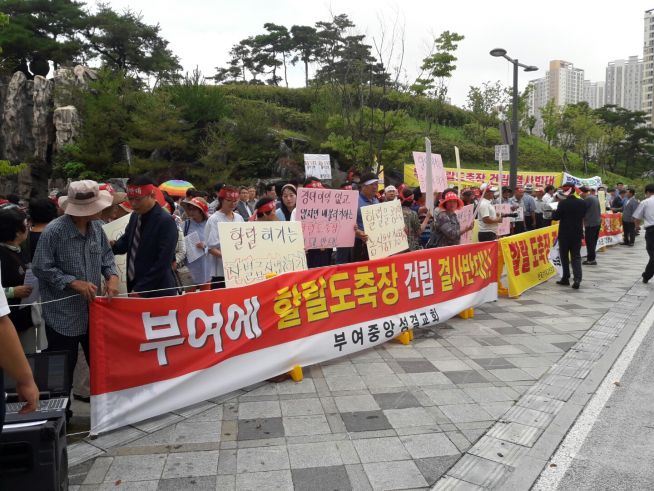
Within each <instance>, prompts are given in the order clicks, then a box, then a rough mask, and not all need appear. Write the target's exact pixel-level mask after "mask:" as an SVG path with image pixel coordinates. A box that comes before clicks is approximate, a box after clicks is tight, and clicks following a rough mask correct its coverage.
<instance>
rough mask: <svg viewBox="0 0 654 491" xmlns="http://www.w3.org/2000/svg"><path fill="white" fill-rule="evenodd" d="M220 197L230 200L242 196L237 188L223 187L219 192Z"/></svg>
mask: <svg viewBox="0 0 654 491" xmlns="http://www.w3.org/2000/svg"><path fill="white" fill-rule="evenodd" d="M218 197H219V198H220V199H226V200H229V201H238V199H239V197H240V193H239V192H238V190H237V189H227V188H222V189H221V190H220V191H219V192H218Z"/></svg>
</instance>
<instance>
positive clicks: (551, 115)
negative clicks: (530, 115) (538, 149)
mask: <svg viewBox="0 0 654 491" xmlns="http://www.w3.org/2000/svg"><path fill="white" fill-rule="evenodd" d="M540 114H541V118H543V134H544V135H545V141H547V146H548V147H551V146H552V144H555V143H556V142H557V139H558V135H559V131H560V128H561V109H560V108H559V106H557V105H556V102H554V99H550V100H549V101H547V104H545V106H543V108H542V109H541V110H540Z"/></svg>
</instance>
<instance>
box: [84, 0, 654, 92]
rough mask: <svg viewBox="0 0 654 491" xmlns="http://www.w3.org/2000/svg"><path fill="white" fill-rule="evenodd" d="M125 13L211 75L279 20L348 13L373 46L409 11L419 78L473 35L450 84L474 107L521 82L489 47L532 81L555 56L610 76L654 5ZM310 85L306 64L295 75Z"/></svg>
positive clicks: (157, 0)
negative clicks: (434, 46) (482, 89)
mask: <svg viewBox="0 0 654 491" xmlns="http://www.w3.org/2000/svg"><path fill="white" fill-rule="evenodd" d="M89 3H90V2H89ZM109 3H110V4H111V5H112V6H113V7H114V8H116V9H118V10H120V9H122V8H125V7H130V8H132V9H133V10H136V11H140V12H141V13H142V14H143V16H144V20H145V21H146V22H147V23H152V24H154V23H159V24H160V26H161V32H162V35H163V36H164V37H165V38H166V39H167V40H168V41H169V42H170V47H171V49H172V50H173V51H174V52H175V54H177V56H179V58H180V59H181V62H182V65H183V66H184V69H185V70H187V71H190V70H192V69H193V68H194V67H195V66H196V65H197V66H199V67H200V69H201V71H202V72H203V73H204V75H205V76H210V75H213V74H214V73H215V67H216V66H222V65H225V64H226V63H227V61H228V59H229V56H228V52H229V50H230V48H231V46H232V45H233V44H235V43H237V42H238V41H240V40H241V39H244V38H246V37H248V36H250V35H255V34H258V33H261V32H263V30H264V29H263V24H264V23H266V22H273V23H276V24H283V25H285V26H287V27H288V28H290V27H291V26H292V25H294V24H300V25H314V24H315V22H316V21H320V20H328V19H329V18H330V17H331V14H330V13H333V14H335V15H337V14H341V13H346V14H347V15H348V16H349V17H350V19H352V21H353V22H354V23H355V24H356V26H357V29H358V31H359V33H360V34H365V35H366V36H368V42H369V44H372V39H373V38H377V39H378V38H379V35H380V32H381V29H380V18H383V19H384V21H385V24H386V25H387V30H388V31H390V28H391V26H392V23H393V22H394V20H395V19H396V18H399V25H400V26H403V27H404V31H405V57H404V63H403V67H404V69H405V70H406V72H407V77H408V78H409V80H410V81H413V80H414V79H415V77H416V75H417V71H418V67H419V65H420V62H421V60H422V58H424V57H425V56H426V54H427V53H428V49H429V45H430V44H431V40H432V39H433V37H434V36H437V35H438V34H440V33H441V32H442V31H445V30H450V31H456V32H458V33H459V34H463V35H464V36H465V40H464V41H462V42H461V44H460V46H459V50H458V52H457V56H458V58H459V61H458V63H457V64H458V68H457V70H456V72H455V73H454V75H453V77H452V79H451V82H450V88H449V94H450V97H451V98H452V102H453V103H454V104H457V105H464V104H465V101H466V95H467V93H468V89H469V87H470V86H471V85H481V84H482V83H483V82H485V81H495V80H499V81H500V82H501V83H503V84H504V85H510V84H511V83H512V71H511V66H510V64H509V63H508V62H507V61H505V60H503V59H500V58H493V57H491V56H490V55H489V54H488V52H489V51H490V50H491V49H492V48H495V47H502V48H505V49H506V50H507V51H508V54H509V56H512V57H514V58H518V59H519V60H520V61H521V62H524V63H526V64H528V65H536V66H538V67H539V69H540V70H539V71H538V72H535V73H522V74H521V75H520V86H521V88H522V87H524V86H525V85H526V82H527V81H528V80H531V79H534V78H538V77H542V76H545V71H546V70H547V67H548V63H549V60H554V59H562V60H566V61H570V62H572V63H574V65H575V66H576V67H578V68H583V69H584V70H585V77H586V79H587V80H592V81H603V80H604V78H605V69H606V65H607V63H608V62H609V61H612V60H615V59H619V58H627V57H628V56H632V55H638V56H639V57H642V55H643V17H644V12H645V10H647V9H651V8H654V2H646V1H643V0H622V1H610V2H609V1H607V0H595V1H590V0H548V1H547V0H546V1H541V2H527V1H524V0H523V1H518V0H495V1H493V0H491V1H488V0H452V1H442V0H441V1H439V0H432V1H418V0H404V1H403V2H394V1H385V0H377V1H375V0H373V1H370V0H359V1H353V0H349V1H344V0H331V1H320V0H318V1H311V0H273V1H269V0H268V1H264V0H256V1H255V0H250V1H249V0H227V1H226V0H218V1H216V0H183V1H180V0H109ZM289 83H290V84H291V85H292V86H296V87H297V86H302V85H303V84H304V75H303V72H302V70H301V69H300V67H299V66H298V67H297V68H296V69H295V70H293V71H292V73H291V75H290V76H289Z"/></svg>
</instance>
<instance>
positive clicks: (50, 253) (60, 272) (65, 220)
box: [32, 180, 118, 417]
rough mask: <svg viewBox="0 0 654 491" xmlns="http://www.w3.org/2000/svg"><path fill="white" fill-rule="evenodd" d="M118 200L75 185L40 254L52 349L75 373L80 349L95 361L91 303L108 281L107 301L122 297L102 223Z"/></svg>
mask: <svg viewBox="0 0 654 491" xmlns="http://www.w3.org/2000/svg"><path fill="white" fill-rule="evenodd" d="M112 201H113V199H112V197H111V195H110V194H109V193H108V192H107V191H100V189H99V186H98V183H97V182H95V181H90V180H85V181H76V182H72V183H70V185H69V187H68V195H67V196H63V197H61V198H60V199H59V205H60V206H61V207H62V208H63V210H64V215H62V216H60V217H59V218H56V219H55V220H53V221H52V222H50V223H49V224H48V226H47V227H46V228H45V230H44V231H43V233H42V234H41V237H40V238H39V243H38V245H37V247H36V252H35V253H34V260H33V262H32V268H33V271H34V275H35V276H36V277H37V278H38V280H39V289H40V292H41V300H42V301H43V305H42V308H43V318H44V320H45V331H46V335H47V338H48V350H49V351H65V352H66V353H67V354H68V360H69V370H70V373H73V371H74V369H75V365H76V364H77V352H78V351H77V347H78V345H80V344H81V345H82V349H83V350H84V354H85V356H86V360H87V362H88V361H89V356H90V353H89V304H90V303H91V302H93V300H94V299H95V297H96V295H98V294H99V293H100V292H101V291H102V287H103V280H104V282H105V288H104V291H105V294H106V296H107V297H109V298H111V297H113V296H114V295H117V294H118V270H117V269H116V263H115V260H114V255H113V254H112V252H111V246H110V244H109V240H108V239H107V236H106V235H105V233H104V231H103V230H102V222H101V221H100V220H99V218H100V214H101V213H102V210H104V209H105V208H107V207H108V206H110V205H111V204H112ZM89 365H90V362H89ZM70 384H71V385H72V377H71V380H70ZM70 388H71V387H68V389H69V390H70ZM71 414H72V413H71V412H70V411H68V416H69V417H70V415H71Z"/></svg>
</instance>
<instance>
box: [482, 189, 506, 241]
mask: <svg viewBox="0 0 654 491" xmlns="http://www.w3.org/2000/svg"><path fill="white" fill-rule="evenodd" d="M480 191H481V193H482V199H481V201H480V202H479V206H478V207H477V216H478V220H479V236H478V237H479V242H490V241H493V240H495V239H497V224H498V223H500V222H501V221H502V217H501V216H498V215H497V212H496V211H495V206H493V204H492V203H491V200H492V199H493V197H494V196H495V193H498V192H499V191H498V190H497V188H496V187H492V186H490V185H488V184H482V185H481V187H480Z"/></svg>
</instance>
